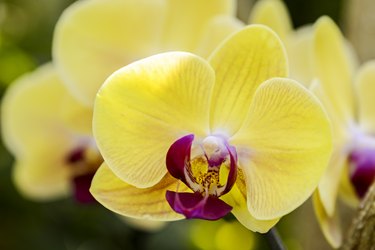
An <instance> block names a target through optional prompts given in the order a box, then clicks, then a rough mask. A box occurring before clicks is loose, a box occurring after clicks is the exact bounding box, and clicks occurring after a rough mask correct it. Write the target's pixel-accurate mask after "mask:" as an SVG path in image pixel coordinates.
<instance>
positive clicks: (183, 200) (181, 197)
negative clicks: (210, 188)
mask: <svg viewBox="0 0 375 250" xmlns="http://www.w3.org/2000/svg"><path fill="white" fill-rule="evenodd" d="M166 199H167V201H168V203H169V205H170V206H171V207H172V208H173V210H174V211H176V212H177V213H179V214H183V215H184V216H185V217H186V218H187V219H205V220H218V219H220V218H222V217H224V216H225V215H227V214H228V213H229V212H230V211H231V210H232V207H231V206H229V205H228V204H226V203H225V202H224V201H222V200H220V199H219V198H218V197H216V196H211V195H209V196H203V195H202V194H201V193H180V192H173V191H170V190H168V191H167V194H166Z"/></svg>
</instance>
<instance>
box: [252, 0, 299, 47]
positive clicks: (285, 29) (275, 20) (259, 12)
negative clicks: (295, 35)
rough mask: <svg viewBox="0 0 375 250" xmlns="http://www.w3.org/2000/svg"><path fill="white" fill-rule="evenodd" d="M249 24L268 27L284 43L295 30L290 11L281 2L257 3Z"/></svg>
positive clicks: (267, 0)
mask: <svg viewBox="0 0 375 250" xmlns="http://www.w3.org/2000/svg"><path fill="white" fill-rule="evenodd" d="M249 23H257V24H264V25H267V26H268V27H270V28H271V29H272V30H273V31H275V32H276V33H277V34H278V35H279V36H280V38H281V39H282V40H284V41H285V38H286V37H287V35H288V34H289V33H290V32H291V31H292V29H293V27H292V26H293V25H292V21H291V19H290V17H289V12H288V9H287V8H286V6H285V4H284V3H283V1H281V0H260V1H257V2H256V4H255V5H254V7H253V9H252V11H251V13H250V18H249Z"/></svg>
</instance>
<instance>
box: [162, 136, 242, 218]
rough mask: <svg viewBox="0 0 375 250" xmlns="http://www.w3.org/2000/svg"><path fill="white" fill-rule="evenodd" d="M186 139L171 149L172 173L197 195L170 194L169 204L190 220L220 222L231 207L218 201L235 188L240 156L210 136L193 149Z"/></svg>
mask: <svg viewBox="0 0 375 250" xmlns="http://www.w3.org/2000/svg"><path fill="white" fill-rule="evenodd" d="M193 140H194V135H187V136H184V137H182V138H180V139H179V140H177V141H176V142H175V143H173V144H172V146H171V147H170V149H169V151H168V154H167V159H166V163H167V168H168V171H169V173H170V174H171V175H172V176H173V177H175V178H177V179H180V180H181V181H182V182H184V183H185V184H186V185H187V186H188V187H189V188H190V189H191V190H192V191H193V192H194V193H178V192H172V191H168V192H167V200H168V202H169V204H170V205H171V207H172V209H174V210H175V211H176V212H178V213H182V214H184V215H185V216H186V217H187V218H203V219H219V218H221V217H223V216H224V215H226V214H227V213H229V212H230V210H231V209H232V207H230V206H229V205H228V204H226V203H225V202H223V201H222V200H220V199H219V197H220V196H222V195H224V194H226V193H228V192H229V191H230V190H231V188H232V187H233V185H234V183H235V181H236V177H237V154H236V150H235V148H234V147H232V146H230V145H229V144H228V143H227V141H226V140H225V139H224V138H222V137H220V136H208V137H206V138H205V139H204V140H203V141H202V142H197V143H195V144H194V145H193Z"/></svg>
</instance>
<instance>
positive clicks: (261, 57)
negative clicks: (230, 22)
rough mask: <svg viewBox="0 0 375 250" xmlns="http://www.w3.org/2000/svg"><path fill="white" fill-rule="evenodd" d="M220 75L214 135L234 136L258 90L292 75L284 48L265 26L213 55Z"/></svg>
mask: <svg viewBox="0 0 375 250" xmlns="http://www.w3.org/2000/svg"><path fill="white" fill-rule="evenodd" d="M210 63H211V65H212V66H213V68H214V69H215V72H216V84H215V87H214V91H213V97H212V103H211V110H210V124H211V129H212V131H213V133H223V134H227V135H232V134H234V133H235V132H236V131H237V130H238V129H239V127H240V126H241V124H242V122H243V120H244V119H245V117H246V114H247V112H248V109H249V106H250V102H251V100H252V97H253V94H254V92H255V90H256V89H257V87H258V86H259V85H260V84H261V83H262V82H263V81H265V80H267V79H269V78H271V77H277V76H280V77H283V76H286V75H287V74H288V69H287V59H286V54H285V50H284V47H283V45H282V43H281V41H280V39H279V38H278V37H277V35H276V34H275V33H274V32H273V31H272V30H270V29H269V28H267V27H266V26H263V25H250V26H248V27H246V28H244V29H242V30H241V31H239V32H237V33H235V34H233V35H232V36H231V37H230V38H228V39H227V40H226V41H225V42H224V43H222V44H221V46H220V47H219V48H218V49H217V50H215V51H214V53H213V54H212V55H211V56H210Z"/></svg>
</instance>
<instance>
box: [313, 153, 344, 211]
mask: <svg viewBox="0 0 375 250" xmlns="http://www.w3.org/2000/svg"><path fill="white" fill-rule="evenodd" d="M346 158H347V154H346V153H345V152H344V150H343V148H342V147H335V150H334V152H333V153H332V156H331V159H330V161H329V163H328V168H327V170H326V172H325V173H324V175H323V177H322V179H321V180H320V182H319V186H318V190H319V196H320V197H319V200H320V202H321V203H322V206H323V207H324V209H325V213H326V214H327V215H328V216H332V215H333V213H334V211H335V210H336V208H335V206H336V200H337V195H338V191H339V186H340V176H341V175H342V172H343V170H344V168H347V167H348V166H347V162H346Z"/></svg>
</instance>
